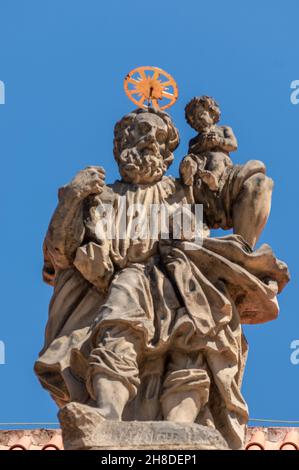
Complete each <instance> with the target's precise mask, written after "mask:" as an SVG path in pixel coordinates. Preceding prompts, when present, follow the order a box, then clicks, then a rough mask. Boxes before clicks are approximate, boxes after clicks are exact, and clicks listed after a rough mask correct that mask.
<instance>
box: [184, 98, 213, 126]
mask: <svg viewBox="0 0 299 470" xmlns="http://www.w3.org/2000/svg"><path fill="white" fill-rule="evenodd" d="M199 105H200V106H203V107H204V108H206V109H208V110H209V112H210V114H211V115H212V116H213V119H214V124H216V122H218V121H219V120H220V116H221V112H220V108H219V105H218V103H217V102H216V101H215V100H214V98H211V97H210V96H206V95H203V96H196V97H195V98H192V100H191V101H189V103H188V104H187V105H186V107H185V118H186V121H187V123H188V124H189V125H190V126H191V127H193V128H194V125H195V115H196V110H197V108H198V107H199Z"/></svg>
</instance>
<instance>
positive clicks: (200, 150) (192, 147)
mask: <svg viewBox="0 0 299 470" xmlns="http://www.w3.org/2000/svg"><path fill="white" fill-rule="evenodd" d="M185 116H186V120H187V122H188V124H190V126H191V127H192V128H193V129H195V130H196V131H197V132H198V134H197V136H196V137H194V138H193V139H191V140H190V142H189V154H188V155H186V157H185V158H184V159H183V160H182V162H181V165H180V172H181V176H182V178H183V181H184V183H185V184H187V185H188V186H190V185H192V184H193V180H194V177H195V176H196V178H197V181H196V185H197V186H200V185H201V184H202V182H203V183H205V184H206V185H207V186H208V188H209V189H210V190H211V191H213V192H217V191H220V190H221V189H222V187H223V184H224V183H225V181H226V176H228V175H229V170H230V169H231V168H233V163H232V160H231V159H230V156H229V152H234V151H235V150H237V147H238V144H237V139H236V137H235V135H234V133H233V131H232V129H231V128H230V127H227V126H216V123H217V122H218V121H219V119H220V109H219V106H218V104H217V103H216V101H215V100H214V99H213V98H210V97H209V96H201V97H196V98H193V99H192V100H191V101H190V102H189V103H188V104H187V106H186V108H185Z"/></svg>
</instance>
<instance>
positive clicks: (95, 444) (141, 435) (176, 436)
mask: <svg viewBox="0 0 299 470" xmlns="http://www.w3.org/2000/svg"><path fill="white" fill-rule="evenodd" d="M59 420H60V424H61V428H62V437H63V443H64V448H65V449H66V450H78V449H82V450H101V449H107V450H112V449H122V450H125V449H127V450H128V449H135V450H138V449H172V450H174V449H180V450H184V449H186V450H187V449H194V450H195V449H199V450H201V449H202V450H215V449H219V450H227V449H228V447H227V444H226V442H225V441H224V439H223V437H222V436H221V434H220V433H219V432H218V431H216V430H214V429H211V428H208V427H206V426H201V425H200V424H189V423H186V424H179V423H172V422H169V421H121V422H117V421H104V420H103V418H102V417H101V416H100V414H99V412H98V410H97V409H96V408H92V407H90V406H87V405H82V404H79V403H70V404H69V405H66V406H65V407H64V408H62V409H61V410H60V412H59Z"/></svg>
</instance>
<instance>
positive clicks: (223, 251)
mask: <svg viewBox="0 0 299 470" xmlns="http://www.w3.org/2000/svg"><path fill="white" fill-rule="evenodd" d="M186 116H187V120H188V122H189V123H190V124H191V125H192V126H193V127H194V128H195V129H196V130H197V131H198V132H199V134H198V136H197V137H195V139H192V141H191V142H190V148H189V152H190V153H189V155H187V156H186V157H185V158H184V159H183V161H182V163H181V167H180V174H181V175H180V177H179V178H177V179H176V178H172V177H170V176H166V175H165V172H166V171H167V169H168V167H169V166H170V164H171V162H172V161H173V158H174V156H173V152H174V150H175V149H176V147H177V146H178V143H179V134H178V131H177V129H176V128H175V126H174V124H173V122H172V120H171V118H170V117H169V115H167V114H166V113H165V112H162V111H159V110H156V109H154V108H149V109H147V110H146V109H137V110H135V111H133V112H131V113H129V114H128V115H126V116H125V117H123V118H122V119H121V120H120V121H119V122H118V123H117V124H116V126H115V130H114V157H115V159H116V162H117V164H118V166H119V172H120V175H121V180H119V181H116V182H115V183H113V184H106V183H105V180H104V178H105V172H104V170H103V169H102V168H101V167H87V168H86V169H85V170H83V171H80V172H79V173H78V174H77V176H75V178H74V179H73V180H72V181H71V182H70V183H69V184H67V185H66V186H64V187H63V188H61V189H60V190H59V202H58V206H57V208H56V210H55V212H54V215H53V217H52V220H51V222H50V225H49V229H48V232H47V235H46V238H45V242H44V257H45V264H44V280H45V281H46V282H48V283H49V284H51V285H53V286H54V293H53V297H52V300H51V304H50V310H49V319H48V323H47V327H46V334H45V345H44V348H43V350H42V351H41V353H40V356H39V359H38V360H37V362H36V363H35V372H36V373H37V375H38V377H39V380H40V382H41V384H42V385H43V386H44V387H45V388H46V389H47V390H48V391H49V392H50V393H51V396H52V397H53V399H54V400H55V401H56V403H57V404H58V406H59V407H60V408H62V410H63V409H66V408H67V406H69V405H67V404H69V403H71V404H72V403H74V402H75V403H79V404H82V405H85V406H86V410H87V411H86V413H89V412H90V410H91V409H95V410H96V412H97V413H98V416H100V417H101V419H102V420H103V421H109V422H112V421H134V420H137V421H148V422H157V421H158V422H162V421H163V422H171V423H190V424H192V423H197V424H198V425H202V426H206V427H207V428H209V429H215V430H218V431H219V432H220V433H221V435H222V436H223V438H224V439H225V441H226V442H227V444H228V446H229V447H230V448H233V449H239V448H242V445H243V440H244V430H245V425H246V422H247V420H248V411H247V406H246V403H245V401H244V398H243V397H242V395H241V392H240V387H241V382H242V375H243V370H244V366H245V361H246V354H247V344H246V340H245V339H244V336H243V334H242V329H241V323H261V322H265V321H269V320H272V319H274V318H276V316H277V314H278V305H277V301H276V294H277V293H279V292H280V291H281V290H282V289H283V287H284V286H285V284H286V283H287V282H288V279H289V275H288V270H287V266H286V265H285V264H284V263H283V262H281V261H279V260H277V259H276V258H275V256H274V255H273V253H272V251H271V249H270V247H269V246H267V245H263V246H262V247H260V248H258V249H257V250H254V245H255V242H256V240H257V239H258V237H259V235H260V233H261V231H262V229H263V227H264V225H265V223H266V220H267V217H268V215H269V210H270V199H271V189H272V182H271V180H270V179H269V178H268V177H266V176H265V167H264V165H263V164H262V163H261V162H258V161H250V162H248V163H247V164H245V165H241V166H233V165H232V163H231V160H230V157H229V152H230V151H233V150H236V147H237V143H236V139H235V137H234V134H233V132H232V130H231V129H230V128H228V127H216V126H215V123H216V122H217V121H218V119H219V116H220V111H219V107H218V105H217V104H216V103H215V101H214V100H213V99H212V98H208V97H202V98H196V99H194V100H192V101H191V102H190V103H189V104H188V105H187V107H186ZM123 202H125V205H126V208H127V210H126V212H125V227H126V232H125V236H123V233H122V232H123V230H121V229H120V226H121V219H122V217H123V215H124V213H123V211H122V209H121V207H123V205H122V203H123ZM197 203H199V204H203V212H204V222H205V224H206V225H207V227H208V228H217V227H221V228H224V229H228V228H233V229H234V234H230V235H227V236H225V237H219V238H212V237H210V236H208V233H205V235H204V237H203V240H202V243H197V242H196V241H195V240H194V236H193V235H194V234H193V235H192V236H190V237H188V236H187V237H186V236H185V234H182V236H181V237H180V236H178V234H177V231H175V230H174V229H175V226H174V223H173V220H172V219H171V220H172V221H171V223H170V225H169V237H168V238H167V237H165V236H163V229H162V227H159V230H158V231H157V233H155V234H154V235H153V234H152V233H151V234H150V235H148V236H146V237H142V236H140V232H139V236H131V235H132V230H131V229H132V227H133V226H134V227H135V228H136V223H135V218H136V210H135V208H136V207H137V208H139V209H138V210H137V212H138V211H139V212H140V211H142V210H143V209H148V208H149V207H150V206H155V207H156V206H158V207H159V208H160V207H166V209H167V211H168V213H169V214H172V215H173V213H174V211H175V209H176V208H177V207H178V206H179V205H182V204H189V205H191V207H193V206H194V205H195V204H197ZM107 207H112V208H113V214H114V217H115V219H114V222H113V229H114V236H113V237H111V236H108V234H107V231H106V232H105V230H103V229H102V228H101V223H100V222H101V220H102V218H105V217H106V219H107V210H106V208H107ZM130 207H134V210H130ZM159 210H160V209H159ZM139 215H140V214H139ZM108 219H109V217H108ZM122 220H123V219H122ZM99 226H100V228H99ZM137 232H138V230H137ZM65 405H67V406H65ZM83 409H85V408H83ZM88 410H89V411H88Z"/></svg>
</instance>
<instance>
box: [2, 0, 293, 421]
mask: <svg viewBox="0 0 299 470" xmlns="http://www.w3.org/2000/svg"><path fill="white" fill-rule="evenodd" d="M298 18H299V3H298V2H297V1H296V0H286V1H284V2H282V1H280V0H264V1H263V2H261V1H260V0H251V1H250V2H249V1H248V2H240V1H237V0H236V1H234V0H227V1H225V2H223V1H221V0H214V1H213V2H207V1H203V0H186V1H180V0H164V1H163V2H161V1H159V0H151V2H141V1H136V0H126V1H124V0H110V1H109V2H108V1H100V0H87V1H79V0H43V1H41V0H26V1H22V0H19V1H17V0H0V80H1V81H3V82H4V84H5V91H6V102H5V104H4V105H0V158H1V184H0V204H1V213H0V216H1V232H0V237H1V243H0V247H1V258H0V259H1V264H0V273H1V297H0V340H2V341H3V342H4V343H5V350H6V364H5V365H0V383H1V389H0V421H1V422H52V421H56V420H57V418H56V407H55V405H54V404H53V403H52V401H51V399H50V398H49V397H48V395H47V393H46V392H45V391H43V390H42V388H41V387H40V385H39V383H38V382H37V379H36V378H35V376H34V374H33V371H32V367H33V363H34V360H35V359H36V357H37V354H38V351H39V349H40V348H41V347H42V343H43V332H44V327H45V323H46V319H47V309H48V303H49V300H50V297H51V292H52V289H51V288H50V287H49V286H47V285H45V284H43V283H42V280H41V267H42V249H41V247H42V241H43V237H44V234H45V231H46V229H47V225H48V222H49V219H50V217H51V214H52V212H53V210H54V208H55V205H56V201H57V196H56V195H57V188H58V187H59V186H61V185H62V184H64V183H66V182H67V181H69V180H70V179H71V178H72V176H73V175H74V174H75V173H76V172H77V171H78V170H79V169H82V168H84V167H85V166H87V165H92V164H100V165H102V166H104V167H105V169H106V172H107V181H109V182H111V181H113V180H114V179H115V178H116V177H117V176H118V174H117V167H116V164H115V163H114V160H113V155H112V135H113V125H114V123H115V121H116V120H118V119H119V118H120V117H122V116H123V115H124V114H126V113H127V112H128V111H130V110H131V109H132V108H133V107H134V105H133V106H132V103H130V102H129V101H128V99H127V97H126V95H125V94H124V91H123V78H124V76H125V75H126V73H127V72H128V71H130V70H131V69H133V68H135V67H137V66H140V65H156V66H159V67H161V68H163V69H165V70H166V71H168V72H169V73H171V74H172V75H173V76H174V77H175V79H176V81H177V83H178V86H179V95H180V96H179V99H178V101H177V103H176V104H175V105H174V106H173V107H172V108H171V110H170V113H171V115H172V117H173V119H174V121H175V123H176V124H177V126H178V128H179V129H180V133H181V145H180V147H179V148H178V150H177V151H176V161H175V163H174V164H173V166H172V167H171V171H170V173H171V174H173V175H176V174H177V168H178V162H179V160H180V159H181V157H182V156H183V155H184V154H185V153H186V150H187V142H188V139H189V138H190V137H191V135H192V130H191V129H190V128H188V126H187V124H186V123H185V121H184V106H185V104H186V102H187V101H188V100H189V99H190V98H192V97H193V96H195V95H200V94H208V95H212V96H214V97H215V98H216V99H217V100H218V102H219V103H220V105H221V108H222V123H223V124H227V125H230V126H232V127H233V129H234V131H235V134H236V135H237V138H238V141H239V150H238V152H237V153H234V154H232V158H233V160H234V162H236V163H237V162H238V163H242V162H245V161H246V160H248V159H252V158H254V159H259V160H263V161H264V162H265V163H266V165H267V169H268V174H269V175H270V176H271V177H272V178H273V179H274V180H275V190H274V195H273V207H272V212H271V216H270V220H269V222H268V225H267V227H266V229H265V231H264V233H263V236H262V238H261V240H260V242H267V243H269V244H270V245H271V246H272V248H273V250H274V251H275V253H276V254H277V256H278V257H279V258H281V259H283V260H284V261H286V262H287V263H288V264H289V267H290V271H291V274H292V281H291V283H290V284H289V285H288V287H287V288H286V289H285V291H284V292H283V293H282V294H281V296H280V297H279V302H280V307H281V313H280V317H279V319H278V320H276V321H275V322H272V323H268V324H264V325H255V326H250V327H246V328H245V332H246V335H247V339H248V341H249V346H250V353H249V358H248V363H247V369H246V373H245V380H244V387H243V392H244V395H245V397H246V399H247V401H248V404H249V407H250V416H251V417H252V418H271V419H282V420H298V421H299V402H298V386H299V382H298V375H299V364H298V365H293V364H291V361H290V355H291V349H290V343H291V342H292V341H293V340H296V339H298V340H299V328H298V324H299V322H298V313H299V312H298V276H299V272H298V271H299V253H298V249H297V246H298V245H297V239H298V229H299V222H298V217H297V214H298V207H297V204H298V186H299V185H298V170H299V164H298V157H299V155H298V135H299V131H298V122H299V105H297V106H295V105H292V104H291V102H290V93H291V90H290V84H291V82H292V81H293V80H296V79H299V61H298V50H299V36H298Z"/></svg>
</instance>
